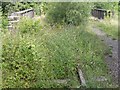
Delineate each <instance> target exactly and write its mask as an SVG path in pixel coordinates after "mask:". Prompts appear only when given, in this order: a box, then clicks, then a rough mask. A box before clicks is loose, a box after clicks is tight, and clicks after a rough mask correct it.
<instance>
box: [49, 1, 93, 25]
mask: <svg viewBox="0 0 120 90" xmlns="http://www.w3.org/2000/svg"><path fill="white" fill-rule="evenodd" d="M91 5H92V4H91V3H70V2H67V3H52V4H50V5H49V7H50V8H49V10H48V13H47V19H48V22H50V23H53V24H54V23H62V24H63V23H66V24H73V25H80V24H81V23H82V24H83V23H84V22H85V21H86V20H87V17H88V16H89V14H90V9H91ZM83 7H84V8H83Z"/></svg>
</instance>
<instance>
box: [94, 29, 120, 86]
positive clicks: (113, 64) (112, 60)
mask: <svg viewBox="0 0 120 90" xmlns="http://www.w3.org/2000/svg"><path fill="white" fill-rule="evenodd" d="M92 31H93V32H94V33H95V34H96V35H97V36H98V37H99V38H100V39H101V40H102V41H103V42H104V43H105V44H106V45H108V46H109V47H110V48H111V50H112V55H106V57H105V62H106V64H107V66H108V68H109V69H110V73H111V75H112V77H113V80H114V82H115V83H116V84H117V85H118V84H119V83H118V67H119V65H118V60H119V59H118V40H113V39H112V38H111V37H108V36H107V35H106V33H104V32H103V31H101V30H100V29H98V28H96V27H93V30H92Z"/></svg>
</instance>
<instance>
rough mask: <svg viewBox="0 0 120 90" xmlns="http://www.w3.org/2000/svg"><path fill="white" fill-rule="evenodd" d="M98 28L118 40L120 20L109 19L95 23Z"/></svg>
mask: <svg viewBox="0 0 120 90" xmlns="http://www.w3.org/2000/svg"><path fill="white" fill-rule="evenodd" d="M95 23H96V24H97V26H98V27H99V28H100V29H101V30H103V31H104V32H105V33H106V34H107V35H108V36H111V37H112V38H113V39H118V37H120V36H118V35H119V34H118V19H114V18H112V19H111V18H107V19H105V20H103V21H101V22H95Z"/></svg>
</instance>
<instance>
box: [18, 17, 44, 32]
mask: <svg viewBox="0 0 120 90" xmlns="http://www.w3.org/2000/svg"><path fill="white" fill-rule="evenodd" d="M17 28H18V30H20V32H22V33H28V32H29V33H33V32H37V31H39V30H40V29H42V26H41V25H40V20H33V19H30V18H27V17H24V18H22V19H21V20H20V21H19V23H18V24H17Z"/></svg>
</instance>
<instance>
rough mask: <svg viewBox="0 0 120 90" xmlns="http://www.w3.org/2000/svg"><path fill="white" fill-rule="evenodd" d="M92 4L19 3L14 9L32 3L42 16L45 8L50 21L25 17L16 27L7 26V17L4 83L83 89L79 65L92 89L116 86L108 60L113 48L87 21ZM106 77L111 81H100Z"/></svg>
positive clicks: (27, 86)
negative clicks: (101, 38)
mask: <svg viewBox="0 0 120 90" xmlns="http://www.w3.org/2000/svg"><path fill="white" fill-rule="evenodd" d="M39 4H40V6H39ZM26 5H28V6H26ZM92 5H93V3H70V2H69V3H17V4H16V5H15V6H14V8H15V9H14V10H18V11H19V10H24V9H26V8H29V7H33V8H35V9H36V10H35V11H36V14H37V15H40V14H41V13H42V14H44V15H45V16H46V17H45V19H44V20H45V21H42V19H40V20H39V19H37V20H36V19H35V18H33V19H30V18H27V17H24V18H22V19H21V20H20V21H19V23H18V24H17V26H16V28H17V31H16V32H10V31H8V30H7V31H6V32H4V31H3V30H4V29H6V25H7V20H5V19H4V20H5V22H3V27H4V29H3V30H2V44H3V45H2V80H3V81H2V84H3V85H2V87H3V88H79V87H81V84H80V82H79V79H78V75H77V69H76V67H77V65H78V64H80V68H81V70H82V71H83V73H84V77H85V80H86V83H87V87H88V88H106V87H107V88H108V87H115V86H114V84H113V82H112V80H111V76H110V75H109V73H108V72H109V71H108V69H107V67H106V64H105V62H104V56H105V54H108V53H109V51H108V47H107V46H106V45H105V44H104V43H102V42H101V41H100V40H99V39H98V38H97V36H96V35H94V34H92V33H90V29H91V26H89V25H88V24H89V23H88V22H87V20H88V17H89V15H90V9H91V8H92V7H93V6H92ZM5 6H6V5H5ZM41 7H42V8H41ZM12 8H13V7H12ZM4 9H6V8H4ZM5 13H7V12H6V11H5ZM3 15H4V14H3ZM46 21H47V22H46ZM43 22H44V23H45V24H43ZM41 23H42V24H41ZM88 31H89V32H88ZM111 32H112V31H111ZM101 76H103V77H105V78H106V79H107V80H106V81H97V80H96V78H99V77H101ZM60 80H65V81H66V82H61V81H60Z"/></svg>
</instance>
